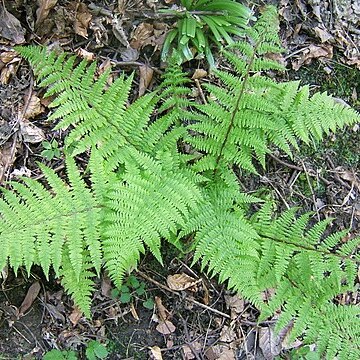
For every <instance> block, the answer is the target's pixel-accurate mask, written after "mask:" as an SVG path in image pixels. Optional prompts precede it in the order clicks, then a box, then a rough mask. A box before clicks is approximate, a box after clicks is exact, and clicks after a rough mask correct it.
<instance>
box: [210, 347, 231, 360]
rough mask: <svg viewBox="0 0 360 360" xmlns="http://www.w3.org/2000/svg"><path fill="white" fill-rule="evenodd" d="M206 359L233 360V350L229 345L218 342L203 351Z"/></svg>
mask: <svg viewBox="0 0 360 360" xmlns="http://www.w3.org/2000/svg"><path fill="white" fill-rule="evenodd" d="M205 357H206V359H207V360H235V359H236V358H235V354H234V350H232V349H230V348H229V345H224V344H219V345H214V346H211V347H209V348H208V349H207V350H206V352H205Z"/></svg>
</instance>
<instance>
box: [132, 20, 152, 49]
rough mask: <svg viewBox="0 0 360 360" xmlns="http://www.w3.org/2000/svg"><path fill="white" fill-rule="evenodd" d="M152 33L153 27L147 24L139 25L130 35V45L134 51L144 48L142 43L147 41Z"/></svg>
mask: <svg viewBox="0 0 360 360" xmlns="http://www.w3.org/2000/svg"><path fill="white" fill-rule="evenodd" d="M153 33H154V27H153V25H152V24H149V23H141V24H140V25H138V26H137V27H136V29H135V31H134V32H133V33H132V34H131V41H130V45H131V47H132V48H134V49H140V48H142V47H143V46H144V42H145V41H146V40H148V39H149V38H150V37H151V36H152V35H153Z"/></svg>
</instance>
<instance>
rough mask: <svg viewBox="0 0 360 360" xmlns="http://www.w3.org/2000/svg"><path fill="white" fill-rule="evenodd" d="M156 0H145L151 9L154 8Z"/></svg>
mask: <svg viewBox="0 0 360 360" xmlns="http://www.w3.org/2000/svg"><path fill="white" fill-rule="evenodd" d="M157 2H158V0H146V5H147V6H148V7H149V8H150V9H153V10H156V3H157Z"/></svg>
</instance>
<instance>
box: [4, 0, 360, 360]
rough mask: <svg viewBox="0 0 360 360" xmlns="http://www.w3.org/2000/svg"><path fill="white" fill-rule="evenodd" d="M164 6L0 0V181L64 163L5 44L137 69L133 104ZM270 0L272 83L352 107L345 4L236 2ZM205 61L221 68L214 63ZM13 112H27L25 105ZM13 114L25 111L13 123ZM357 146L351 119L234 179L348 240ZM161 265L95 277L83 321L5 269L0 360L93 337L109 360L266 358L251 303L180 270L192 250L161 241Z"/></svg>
mask: <svg viewBox="0 0 360 360" xmlns="http://www.w3.org/2000/svg"><path fill="white" fill-rule="evenodd" d="M176 3H178V2H177V1H172V0H159V1H158V0H146V1H145V0H144V1H139V0H128V1H121V0H94V1H92V2H91V1H87V0H78V1H75V0H74V1H70V0H38V1H37V2H36V1H31V0H16V1H9V0H5V1H3V2H1V1H0V184H1V185H3V186H4V185H5V184H6V182H7V181H9V180H16V179H17V178H18V177H19V176H29V177H32V178H37V177H39V175H40V173H39V171H38V168H37V166H36V164H35V163H36V162H37V161H41V162H43V163H45V164H47V165H48V166H51V167H52V168H54V169H56V170H57V172H58V173H59V174H60V175H61V174H62V172H63V167H64V166H63V164H64V159H63V156H62V152H61V150H62V145H63V136H64V134H62V133H61V132H54V131H53V130H52V126H51V124H49V123H47V122H46V121H45V120H46V116H47V113H48V108H47V105H48V102H47V100H46V99H44V98H42V94H43V93H42V92H41V91H39V90H38V89H37V88H36V86H35V84H34V80H33V77H32V75H31V71H30V69H29V66H28V65H27V64H26V62H25V61H24V60H22V59H20V57H19V56H18V55H17V54H16V52H14V51H13V46H14V45H19V44H21V45H27V44H46V45H48V46H51V47H52V48H58V47H61V48H63V49H64V50H66V51H69V52H74V53H77V54H78V55H79V56H81V57H86V58H88V59H94V60H96V61H97V62H98V64H99V67H100V68H107V67H109V66H110V65H112V67H113V70H114V71H118V72H119V71H124V72H125V73H128V74H130V73H131V72H135V74H136V76H135V81H134V89H133V96H134V98H135V97H136V96H137V95H138V93H139V92H140V93H143V92H146V91H149V90H152V89H153V88H155V87H156V85H157V84H159V82H160V75H159V74H161V72H162V70H163V67H162V66H163V64H161V63H160V56H159V53H160V49H161V46H162V43H163V41H164V36H165V34H166V32H167V30H168V29H169V27H171V25H172V20H171V19H163V18H161V16H159V13H158V12H157V10H158V9H159V8H161V7H165V8H166V7H170V6H174V5H175V4H176ZM268 3H272V4H275V5H277V6H278V10H279V17H280V21H281V23H280V25H281V28H280V34H281V38H282V42H283V46H284V47H285V49H286V52H285V53H284V54H283V57H282V58H281V59H279V60H281V61H282V62H283V63H284V64H285V65H286V67H287V69H288V70H289V71H287V72H286V73H282V74H278V75H277V77H278V78H279V79H280V80H290V79H291V80H293V79H299V80H300V82H301V84H309V85H310V87H311V90H312V91H327V92H328V93H330V94H331V95H333V96H334V97H336V98H337V101H339V102H346V103H347V104H349V105H350V106H352V107H354V108H355V109H357V110H360V98H359V97H358V95H359V94H360V85H359V84H360V71H359V69H360V53H359V49H360V37H359V27H358V26H359V22H358V21H359V20H358V19H359V18H360V8H359V5H356V3H357V2H356V1H355V0H354V1H350V0H346V1H344V0H343V1H337V2H335V1H330V0H329V1H321V2H317V1H306V0H298V1H287V0H281V1H248V4H249V5H250V6H253V7H254V11H255V13H258V12H259V11H261V7H262V6H264V5H265V4H268ZM314 4H315V5H314ZM334 4H336V6H335V5H334ZM122 5H126V6H125V7H122ZM9 14H10V15H9ZM354 29H355V30H357V31H353V30H354ZM216 61H217V62H218V64H219V66H220V67H221V58H216ZM149 69H151V71H148V70H149ZM184 69H185V71H187V72H188V73H189V75H190V76H191V75H192V74H193V73H194V71H195V70H196V69H204V70H207V65H206V63H205V62H204V60H201V59H200V60H192V61H191V62H188V63H186V64H185V65H184ZM205 80H206V81H207V80H209V81H211V75H206V76H205V78H201V79H199V80H198V84H195V82H194V83H193V84H192V85H191V86H192V87H193V88H194V91H195V93H196V91H197V90H196V89H197V88H198V86H200V87H201V82H202V81H205ZM25 106H26V107H27V111H23V109H24V107H25ZM19 114H23V116H22V117H21V118H19ZM14 119H16V120H14ZM54 140H55V141H56V142H54ZM49 143H52V144H53V147H52V149H50V150H51V151H53V154H52V156H49V152H47V153H46V152H44V150H46V147H47V146H48V144H49ZM359 144H360V129H359V126H358V125H355V126H354V127H352V128H346V129H344V130H343V131H342V132H340V133H337V134H336V135H330V136H329V137H328V138H327V139H326V140H325V142H324V143H321V144H314V147H308V146H302V147H301V152H300V153H299V154H297V155H296V157H295V158H294V159H289V158H288V157H287V156H285V155H284V154H282V153H281V152H278V151H277V150H274V152H273V154H271V156H269V157H268V162H267V164H266V169H263V170H262V173H261V174H260V176H258V177H255V176H254V175H251V176H250V175H249V176H244V177H243V178H242V180H243V181H242V184H241V185H242V187H243V190H245V191H253V190H254V189H260V191H261V192H262V194H263V195H264V194H265V195H266V194H267V195H268V196H269V197H272V198H275V199H276V200H277V201H278V202H279V204H281V206H282V207H283V208H288V207H290V206H299V207H301V208H302V209H304V211H305V210H306V211H308V210H311V211H314V212H315V214H316V216H317V217H318V218H319V219H323V218H328V217H332V218H334V221H333V223H332V226H333V228H334V229H337V230H342V229H347V228H349V229H350V232H351V234H352V236H353V235H355V234H359V233H360V176H359V170H360V147H359ZM47 150H49V149H47ZM78 160H79V161H80V162H81V161H82V159H81V158H78ZM5 186H6V185H5ZM257 191H259V190H257ZM0 241H1V240H0ZM164 263H165V266H160V265H159V264H158V263H157V262H156V261H155V260H154V259H153V258H152V256H151V255H150V254H147V255H145V256H144V257H143V259H142V260H141V263H140V266H139V268H138V271H135V272H134V273H133V274H132V275H131V276H129V278H128V280H127V283H126V287H124V288H123V289H120V290H117V289H114V288H113V286H112V284H111V282H110V280H109V279H108V278H107V277H106V275H105V274H103V276H102V278H101V279H99V280H98V284H97V291H96V293H95V295H94V301H93V307H92V314H93V318H92V319H91V320H87V319H85V318H84V317H82V314H81V313H80V312H79V311H78V309H77V308H76V307H74V306H73V303H72V301H71V299H70V298H69V297H68V296H67V295H66V294H65V293H64V292H63V289H62V287H61V285H60V284H59V283H58V281H57V280H56V279H50V280H49V281H47V280H46V279H45V278H44V276H43V275H42V274H41V271H39V269H36V268H35V269H34V270H33V272H32V273H31V276H30V277H28V276H27V274H26V273H25V272H24V273H21V272H20V271H19V273H18V274H17V276H16V277H15V275H14V274H13V273H12V272H11V271H10V270H7V269H3V271H2V277H1V276H0V282H1V288H0V359H36V358H41V357H42V356H43V355H44V354H45V353H46V352H47V351H49V350H50V349H60V350H74V351H76V354H77V356H78V358H84V359H85V358H86V355H85V352H86V349H88V348H89V346H90V345H89V344H90V342H91V341H94V340H95V341H96V344H100V343H101V344H104V345H106V349H107V351H108V353H109V355H108V357H107V358H108V359H129V360H130V359H148V358H153V359H156V360H159V359H165V360H166V359H186V360H188V359H206V360H218V359H219V360H220V359H222V360H232V359H268V358H269V356H270V357H271V354H270V355H269V350H268V349H266V346H265V345H264V344H263V341H264V339H266V338H267V339H268V338H269V336H271V335H272V321H267V322H263V323H260V324H259V323H257V317H258V312H257V310H256V309H255V308H254V307H252V306H251V305H250V304H249V303H248V302H247V301H245V300H244V299H242V298H241V297H239V296H238V295H236V294H233V293H232V292H229V291H227V290H226V288H225V286H224V285H220V284H219V283H217V282H216V279H210V278H208V277H207V276H206V274H204V273H203V272H201V271H200V269H199V268H198V267H196V266H195V267H191V266H190V264H191V257H190V255H188V256H185V257H181V258H179V257H178V254H177V253H176V251H175V250H174V249H172V248H168V249H167V252H166V254H165V255H164ZM0 275H1V274H0ZM174 275H175V277H174ZM169 276H172V277H170V278H169ZM169 279H170V280H171V279H173V280H175V281H177V282H178V285H179V284H181V286H180V287H181V289H180V290H174V288H171V286H170V284H169ZM34 284H40V287H38V286H34ZM341 301H343V302H344V303H346V302H349V301H352V302H355V303H356V302H357V301H358V299H354V298H347V297H346V296H345V295H344V298H343V299H341ZM161 313H163V314H164V313H165V314H166V317H167V319H168V323H167V325H168V326H167V327H166V328H163V327H160V326H159V324H158V323H157V319H158V317H159V316H161ZM91 344H92V345H91V346H93V345H94V342H93V343H91ZM95 346H96V345H95ZM300 351H304V349H303V348H301V341H298V342H297V343H295V344H286V343H285V342H283V343H281V344H280V349H278V352H280V354H281V356H282V358H288V359H297V358H301V357H299V356H300V355H299V353H300ZM306 351H308V350H306ZM306 351H305V353H306ZM305 355H306V354H305ZM66 356H68V357H66ZM63 358H64V359H66V358H69V359H70V353H65V352H63Z"/></svg>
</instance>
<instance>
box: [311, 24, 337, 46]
mask: <svg viewBox="0 0 360 360" xmlns="http://www.w3.org/2000/svg"><path fill="white" fill-rule="evenodd" d="M314 31H315V34H316V36H317V37H319V38H320V40H321V42H322V43H324V42H326V41H329V40H333V39H334V38H333V36H332V35H331V34H329V33H328V32H327V30H326V29H325V28H324V27H319V26H316V27H315V28H314Z"/></svg>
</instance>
